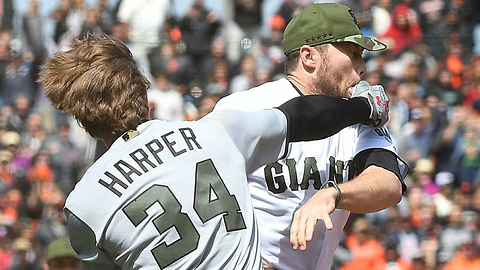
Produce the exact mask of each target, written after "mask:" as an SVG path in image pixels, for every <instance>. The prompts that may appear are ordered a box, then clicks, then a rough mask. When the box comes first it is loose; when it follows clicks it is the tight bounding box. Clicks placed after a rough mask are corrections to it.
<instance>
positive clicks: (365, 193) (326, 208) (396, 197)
mask: <svg viewBox="0 0 480 270" xmlns="http://www.w3.org/2000/svg"><path fill="white" fill-rule="evenodd" d="M354 162H355V166H356V167H357V170H359V171H363V172H362V173H360V175H359V176H357V177H356V178H354V179H353V180H352V181H349V182H346V183H343V184H340V185H338V189H337V188H334V187H330V188H327V189H322V190H319V191H317V193H316V194H315V195H313V196H312V197H311V198H310V199H309V200H308V201H307V202H306V203H305V204H304V205H303V206H302V207H301V208H300V209H298V210H297V211H296V212H295V215H294V218H293V222H292V227H291V229H290V243H291V244H292V246H293V248H294V249H297V248H300V250H305V249H306V243H307V242H308V241H310V240H311V239H312V237H313V231H314V229H315V225H316V222H317V220H318V219H321V220H323V222H324V223H325V227H326V229H327V230H331V229H333V224H332V221H331V219H330V214H331V213H332V212H333V211H334V210H335V208H338V209H344V210H348V211H351V212H355V213H370V212H376V211H379V210H382V209H385V208H387V207H390V206H392V205H395V204H397V203H398V202H400V200H401V198H402V192H403V191H405V189H406V186H405V185H404V184H403V181H399V180H400V179H403V176H402V175H404V173H401V172H400V169H399V167H398V166H397V156H396V155H395V154H394V153H392V152H390V151H388V150H385V149H372V150H366V151H364V152H361V153H359V154H358V155H357V157H356V158H355V159H354ZM364 168H366V169H364ZM339 192H341V196H340V200H338V204H337V205H336V203H337V197H338V196H339Z"/></svg>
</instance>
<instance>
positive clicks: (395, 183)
mask: <svg viewBox="0 0 480 270" xmlns="http://www.w3.org/2000/svg"><path fill="white" fill-rule="evenodd" d="M391 183H392V186H391V187H392V188H391V191H390V194H389V195H390V196H389V197H390V198H391V205H390V206H393V205H396V204H398V203H400V201H401V200H402V183H401V182H400V180H399V179H398V178H397V176H395V178H392V179H391Z"/></svg>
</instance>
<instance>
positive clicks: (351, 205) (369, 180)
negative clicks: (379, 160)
mask: <svg viewBox="0 0 480 270" xmlns="http://www.w3.org/2000/svg"><path fill="white" fill-rule="evenodd" d="M339 187H340V190H341V192H342V196H341V199H340V202H339V204H338V206H337V208H339V209H344V210H348V211H351V212H354V213H371V212H376V211H379V210H382V209H385V208H388V207H390V206H392V205H395V204H397V203H399V202H400V200H401V199H402V184H401V182H400V181H399V180H398V178H397V176H396V175H395V174H394V173H392V172H391V171H388V170H386V169H383V168H380V167H377V166H373V165H372V166H369V167H368V168H367V169H366V170H365V171H364V172H363V173H361V174H360V175H359V176H358V177H356V178H354V179H353V180H352V181H349V182H347V183H344V184H341V185H339ZM330 189H331V191H332V192H334V196H336V190H335V189H334V188H330Z"/></svg>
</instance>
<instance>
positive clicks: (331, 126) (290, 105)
mask: <svg viewBox="0 0 480 270" xmlns="http://www.w3.org/2000/svg"><path fill="white" fill-rule="evenodd" d="M278 109H280V110H281V111H282V112H283V113H284V114H285V115H286V117H287V121H288V135H287V138H288V140H289V141H290V142H298V141H310V140H320V139H324V138H327V137H329V136H331V135H333V134H335V133H337V132H339V131H340V130H342V129H343V128H345V127H348V126H351V125H354V124H359V123H366V122H368V121H369V120H370V119H369V117H370V111H371V108H370V106H369V105H368V101H367V99H366V98H363V97H359V98H351V99H342V98H335V97H328V96H320V95H318V96H302V97H297V98H294V99H292V100H290V101H288V102H286V103H284V104H282V105H281V106H280V107H278Z"/></svg>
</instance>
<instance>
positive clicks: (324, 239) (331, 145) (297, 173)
mask: <svg viewBox="0 0 480 270" xmlns="http://www.w3.org/2000/svg"><path fill="white" fill-rule="evenodd" d="M299 95H300V93H299V92H298V90H296V89H295V88H294V87H293V85H292V84H291V83H290V82H289V81H288V80H287V79H280V80H278V81H274V82H269V83H265V84H263V85H261V86H259V87H256V88H253V89H250V90H247V91H243V92H238V93H234V94H231V95H230V96H227V97H225V98H223V99H221V100H220V101H219V102H218V104H217V106H216V107H215V110H216V111H218V110H222V109H237V110H244V111H255V110H259V109H265V108H272V107H277V106H279V105H281V104H283V103H284V102H286V101H288V100H290V99H292V98H294V97H297V96H299ZM289 148H290V149H289V152H288V156H287V157H286V158H285V159H282V160H279V161H278V162H275V163H272V164H269V165H266V166H264V167H262V168H260V169H258V170H257V171H256V172H254V173H253V174H250V175H249V176H248V181H249V188H250V193H251V194H252V198H253V206H254V208H255V217H256V218H257V222H258V224H259V228H260V245H261V253H262V257H263V259H264V260H265V261H266V262H268V263H270V264H271V265H273V267H274V268H276V269H282V270H283V269H292V270H302V269H305V270H312V269H330V267H331V265H332V260H333V253H334V251H335V249H336V248H337V246H338V243H339V241H340V237H341V235H342V231H343V228H344V226H345V223H346V221H347V219H348V216H349V214H350V212H349V211H345V210H341V209H336V210H335V211H334V212H333V213H332V214H331V219H332V222H333V226H334V228H333V230H332V231H327V230H326V229H325V226H324V224H323V222H318V223H317V227H316V228H315V232H314V236H313V240H312V241H311V242H309V243H308V244H307V250H306V251H300V250H293V249H292V246H291V244H290V225H291V223H292V220H293V214H294V212H295V211H296V210H297V209H298V208H299V207H301V206H302V205H303V204H304V203H305V202H306V201H307V200H308V199H309V198H310V197H311V196H312V195H313V194H315V192H316V191H317V190H319V189H320V187H321V185H322V183H325V182H326V181H329V180H336V181H337V183H341V182H345V181H348V180H350V179H352V178H353V176H354V175H353V174H354V170H353V169H351V168H352V167H353V158H354V156H355V155H356V154H357V153H359V152H361V151H362V150H365V149H368V148H385V149H388V150H390V151H392V152H394V153H396V149H395V146H394V145H393V144H392V141H391V139H390V136H389V135H388V131H387V129H386V128H382V129H380V130H376V131H374V130H373V129H370V128H368V127H366V126H363V125H354V126H350V127H347V128H345V129H343V130H341V131H340V132H339V133H337V134H335V135H333V136H331V137H329V138H326V139H323V140H318V141H311V142H296V143H290V145H289ZM399 163H400V164H399V165H400V166H402V168H401V170H404V169H403V165H402V163H401V161H399ZM402 173H403V172H402ZM372 200H373V198H372Z"/></svg>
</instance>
